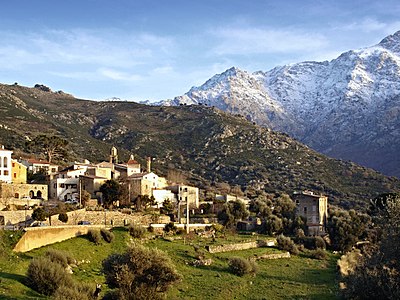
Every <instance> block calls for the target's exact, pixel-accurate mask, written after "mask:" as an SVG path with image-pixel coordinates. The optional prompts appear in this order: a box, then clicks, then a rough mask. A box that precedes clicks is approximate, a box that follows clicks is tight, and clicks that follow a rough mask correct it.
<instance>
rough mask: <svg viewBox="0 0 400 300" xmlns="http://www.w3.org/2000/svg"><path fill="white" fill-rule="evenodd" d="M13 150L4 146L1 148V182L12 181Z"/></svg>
mask: <svg viewBox="0 0 400 300" xmlns="http://www.w3.org/2000/svg"><path fill="white" fill-rule="evenodd" d="M11 154H12V151H11V150H6V149H4V146H1V148H0V182H6V183H10V182H11V181H12V178H11V172H12V170H11Z"/></svg>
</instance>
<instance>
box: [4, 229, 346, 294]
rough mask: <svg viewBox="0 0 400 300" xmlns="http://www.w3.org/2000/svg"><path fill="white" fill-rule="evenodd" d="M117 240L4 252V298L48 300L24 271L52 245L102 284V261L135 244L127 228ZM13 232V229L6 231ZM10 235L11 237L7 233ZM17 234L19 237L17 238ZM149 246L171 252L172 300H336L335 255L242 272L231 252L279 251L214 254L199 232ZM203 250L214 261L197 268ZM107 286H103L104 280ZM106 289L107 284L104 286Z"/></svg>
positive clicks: (78, 274) (80, 273)
mask: <svg viewBox="0 0 400 300" xmlns="http://www.w3.org/2000/svg"><path fill="white" fill-rule="evenodd" d="M114 233H115V241H114V242H113V243H112V244H107V243H105V242H104V243H103V244H102V245H99V246H95V245H94V244H93V243H91V242H90V241H88V240H87V239H86V238H85V237H77V238H74V239H71V240H68V241H65V242H61V243H57V244H53V245H49V246H47V247H43V248H40V249H37V250H33V251H30V252H28V253H25V254H15V253H10V252H8V253H7V254H5V255H2V256H1V257H0V299H21V300H22V299H47V298H46V297H43V296H41V295H39V294H37V293H36V292H34V291H32V290H31V289H30V288H29V287H27V286H26V283H25V272H26V270H27V267H28V264H29V261H30V260H31V259H32V258H33V257H36V256H40V255H42V254H43V253H44V252H45V251H46V250H47V249H48V248H54V249H59V250H65V251H68V252H69V253H70V254H71V255H72V256H73V257H74V258H75V259H76V260H78V261H79V262H80V264H79V265H78V267H77V268H74V274H73V276H74V278H75V279H76V280H79V281H85V282H88V283H93V286H94V285H95V283H103V282H104V277H103V275H102V274H101V262H102V260H103V259H104V258H106V257H107V256H108V255H109V254H111V253H115V252H123V251H124V249H125V248H126V246H127V245H128V244H129V243H130V240H131V239H130V237H129V235H128V233H127V231H125V230H124V229H122V228H121V229H119V228H117V229H114ZM7 234H12V233H8V232H7V233H6V235H7ZM6 238H7V236H6ZM14 238H15V237H14ZM251 238H253V239H254V238H255V237H250V236H234V237H231V236H227V237H226V238H217V241H216V242H215V243H216V244H224V243H225V244H227V243H230V242H232V241H244V240H248V239H251ZM145 244H146V245H147V246H148V247H157V248H159V249H161V250H163V251H165V252H167V253H168V255H169V256H171V258H172V260H173V261H174V263H175V265H176V267H177V269H178V271H179V272H180V273H181V274H182V275H183V278H184V279H183V281H182V282H181V283H179V284H178V285H176V286H175V287H174V288H173V289H171V290H170V291H169V293H168V297H167V298H168V299H224V300H227V299H337V298H338V297H337V296H336V294H337V281H336V272H335V270H336V260H337V257H336V256H334V255H332V254H329V255H328V259H327V260H324V261H321V260H315V259H311V258H308V257H307V256H306V255H305V254H302V255H300V256H294V257H292V258H290V259H278V260H260V261H258V265H259V272H258V273H257V275H256V276H251V275H248V276H244V277H238V276H235V275H233V274H231V273H229V271H228V260H229V258H230V257H232V256H241V257H246V258H249V257H253V256H255V255H261V254H265V253H277V252H279V250H277V249H274V248H258V249H250V250H245V251H235V252H226V253H218V254H210V253H207V252H206V251H204V250H203V249H204V246H205V245H206V244H212V242H211V241H210V240H203V239H200V238H197V237H192V238H189V239H185V240H183V239H181V240H174V241H166V240H163V239H154V240H149V241H146V242H145ZM195 248H197V249H200V251H202V252H203V253H205V256H206V257H207V258H211V259H212V260H213V264H212V265H211V266H204V267H194V266H191V265H190V263H191V262H192V261H194V260H195V257H196V250H195ZM103 287H104V285H103ZM103 291H105V289H103Z"/></svg>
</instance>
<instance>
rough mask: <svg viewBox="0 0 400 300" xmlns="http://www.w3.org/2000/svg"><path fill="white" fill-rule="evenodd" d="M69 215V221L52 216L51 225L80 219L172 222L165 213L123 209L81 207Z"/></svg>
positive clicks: (100, 222)
mask: <svg viewBox="0 0 400 300" xmlns="http://www.w3.org/2000/svg"><path fill="white" fill-rule="evenodd" d="M67 215H68V222H67V223H63V222H61V221H60V220H58V216H59V215H53V216H51V225H52V226H58V225H77V224H78V222H79V221H88V222H90V224H92V225H112V226H126V225H128V224H141V225H145V226H149V225H150V224H152V223H169V222H170V218H169V217H168V216H164V215H150V214H149V215H143V214H141V213H132V214H127V213H123V212H121V211H87V210H86V209H79V210H75V211H71V212H68V213H67Z"/></svg>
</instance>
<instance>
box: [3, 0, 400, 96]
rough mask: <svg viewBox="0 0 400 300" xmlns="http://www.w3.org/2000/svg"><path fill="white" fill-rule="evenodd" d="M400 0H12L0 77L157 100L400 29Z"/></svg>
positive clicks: (6, 9)
mask: <svg viewBox="0 0 400 300" xmlns="http://www.w3.org/2000/svg"><path fill="white" fill-rule="evenodd" d="M399 16H400V1H398V0H396V1H395V0H388V1H385V0H381V1H376V0H368V1H367V0H365V1H362V0H352V1H348V0H347V1H341V0H338V1H329V0H325V1H323V0H313V1H306V0H304V1H299V0H290V1H284V0H280V1H275V0H269V1H268V0H240V1H239V0H201V1H197V0H192V1H191V0H185V1H184V0H142V1H136V0H114V1H111V0H68V1H65V0H64V1H61V0H38V1H33V0H14V1H7V2H4V3H2V5H1V11H0V82H1V83H10V84H11V83H14V82H18V83H19V84H20V85H26V86H33V85H34V84H36V83H41V84H45V85H47V86H49V87H51V88H52V89H53V90H63V91H65V92H68V93H71V94H73V95H75V96H76V97H80V98H84V99H99V100H102V99H106V98H109V97H119V98H121V99H127V100H135V101H140V100H146V99H148V100H151V101H155V100H161V99H168V98H173V97H175V96H179V95H182V94H184V93H185V92H187V91H188V90H189V89H190V88H191V87H192V86H197V85H201V84H202V83H204V82H205V81H206V80H207V79H209V78H210V77H211V76H213V75H214V74H216V73H221V72H223V71H225V70H226V69H228V68H230V67H232V66H236V67H239V68H241V69H244V70H247V71H249V72H254V71H258V70H262V71H267V70H269V69H271V68H273V67H275V66H277V65H283V64H287V63H295V62H300V61H304V60H317V61H322V60H331V59H334V58H336V57H337V56H338V55H339V54H340V53H342V52H344V51H347V50H350V49H358V48H363V47H367V46H371V45H374V44H376V43H378V42H379V41H380V40H382V39H383V38H384V37H385V36H387V35H389V34H393V33H394V32H396V31H397V30H400V17H399Z"/></svg>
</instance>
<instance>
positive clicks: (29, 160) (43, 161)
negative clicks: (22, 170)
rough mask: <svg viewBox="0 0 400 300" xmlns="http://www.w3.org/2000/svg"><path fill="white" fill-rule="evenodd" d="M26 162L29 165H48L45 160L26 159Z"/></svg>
mask: <svg viewBox="0 0 400 300" xmlns="http://www.w3.org/2000/svg"><path fill="white" fill-rule="evenodd" d="M27 162H28V163H30V164H37V165H49V164H50V163H49V162H48V161H46V160H41V159H35V158H30V159H27Z"/></svg>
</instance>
